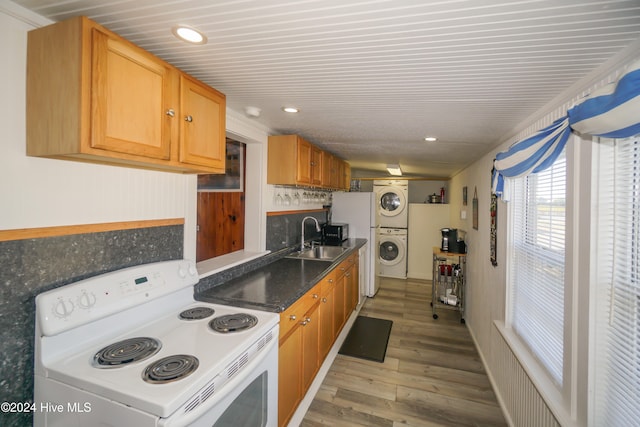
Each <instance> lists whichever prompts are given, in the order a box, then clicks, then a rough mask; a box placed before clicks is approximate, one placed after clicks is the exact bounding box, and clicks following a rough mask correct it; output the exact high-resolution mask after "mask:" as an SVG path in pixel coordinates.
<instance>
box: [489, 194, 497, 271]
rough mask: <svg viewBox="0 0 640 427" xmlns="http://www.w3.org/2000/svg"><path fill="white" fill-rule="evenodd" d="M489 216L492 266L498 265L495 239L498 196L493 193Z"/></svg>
mask: <svg viewBox="0 0 640 427" xmlns="http://www.w3.org/2000/svg"><path fill="white" fill-rule="evenodd" d="M489 213H490V215H489V218H490V219H491V229H490V233H489V250H490V257H491V265H493V266H494V267H495V266H497V265H498V258H497V253H496V252H497V251H496V246H497V240H498V236H497V234H498V196H497V195H496V194H495V193H491V205H490V208H489Z"/></svg>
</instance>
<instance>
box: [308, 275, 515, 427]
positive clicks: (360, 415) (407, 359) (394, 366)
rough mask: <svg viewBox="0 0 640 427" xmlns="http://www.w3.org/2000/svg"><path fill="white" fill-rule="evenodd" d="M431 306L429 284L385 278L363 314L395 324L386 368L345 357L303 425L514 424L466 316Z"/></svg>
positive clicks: (337, 363) (338, 360) (334, 367)
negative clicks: (505, 413)
mask: <svg viewBox="0 0 640 427" xmlns="http://www.w3.org/2000/svg"><path fill="white" fill-rule="evenodd" d="M430 301H431V283H430V282H425V281H417V280H399V279H386V278H385V279H382V282H381V285H380V290H379V291H378V294H377V295H376V297H375V298H368V299H367V301H366V302H365V305H364V307H363V308H362V310H361V312H360V315H361V316H370V317H378V318H382V319H389V320H392V321H393V327H392V329H391V336H390V338H389V346H388V347H387V354H386V358H385V361H384V363H378V362H371V361H366V360H362V359H357V358H353V357H349V356H343V355H340V354H339V355H338V357H337V358H336V360H335V362H334V363H333V365H332V367H331V369H330V370H329V373H328V374H327V377H326V378H325V380H324V382H323V383H322V386H321V387H320V390H319V391H318V393H317V395H316V396H315V398H314V400H313V403H312V404H311V406H310V408H309V411H308V412H307V414H306V415H305V418H304V420H303V422H302V424H301V425H302V426H303V427H313V426H340V427H343V426H344V427H346V426H388V427H399V426H413V427H418V426H491V427H494V426H503V425H507V424H506V422H505V420H504V417H503V415H502V411H501V410H500V407H499V406H498V403H497V401H496V397H495V394H494V393H493V390H492V388H491V384H490V383H489V379H488V378H487V375H486V373H485V370H484V367H483V366H482V362H481V361H480V357H479V355H478V353H477V351H476V349H475V347H474V345H473V341H472V339H471V336H470V334H469V332H468V330H467V328H466V326H465V325H463V324H461V323H460V315H459V313H458V312H455V311H451V310H438V315H439V318H438V320H434V319H433V317H432V313H431V306H430V304H429V303H430Z"/></svg>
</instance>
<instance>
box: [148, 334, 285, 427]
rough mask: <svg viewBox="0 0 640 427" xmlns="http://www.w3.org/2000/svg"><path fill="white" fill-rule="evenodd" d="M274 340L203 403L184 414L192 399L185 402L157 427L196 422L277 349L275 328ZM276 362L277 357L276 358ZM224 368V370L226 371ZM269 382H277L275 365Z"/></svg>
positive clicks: (171, 426)
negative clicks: (273, 373) (274, 370)
mask: <svg viewBox="0 0 640 427" xmlns="http://www.w3.org/2000/svg"><path fill="white" fill-rule="evenodd" d="M274 335H275V338H274V339H272V340H271V341H270V342H269V343H268V344H267V345H266V346H265V347H264V348H263V349H262V351H261V352H260V353H259V354H258V355H257V356H256V357H255V358H254V359H253V360H252V361H251V362H249V363H248V364H247V365H245V366H244V367H243V368H242V369H241V370H240V371H239V372H238V373H237V374H235V376H234V377H233V378H232V379H230V380H229V381H227V382H226V383H225V384H224V385H223V386H222V388H221V389H216V390H215V392H214V393H213V394H212V395H211V396H209V397H208V398H206V400H204V401H203V402H201V403H200V404H199V405H198V407H197V408H195V409H193V410H191V411H189V412H185V407H186V406H187V405H188V404H190V403H191V402H192V401H193V399H194V397H191V398H190V399H188V400H187V404H184V405H182V406H181V407H180V408H178V409H177V410H176V411H175V412H174V413H173V414H171V415H169V417H167V418H160V419H159V420H158V427H178V426H180V427H184V426H188V425H190V424H191V423H192V422H194V421H196V420H198V418H200V417H201V416H202V415H203V414H205V413H206V412H208V411H209V409H211V408H212V407H214V406H215V405H216V404H217V403H218V402H219V401H220V400H222V399H223V398H225V397H226V396H227V395H228V393H226V390H229V389H231V390H233V389H235V388H236V387H237V386H238V385H239V384H240V383H241V382H242V381H244V380H245V379H246V378H247V373H251V372H253V371H254V370H255V368H256V367H257V366H258V365H260V364H261V363H262V362H263V361H264V360H265V359H266V358H267V357H268V356H269V354H270V353H271V351H273V347H277V345H278V329H277V328H276V329H275V331H274ZM276 360H277V357H276ZM227 368H228V366H227ZM227 368H225V369H227ZM269 381H278V372H277V363H276V373H275V378H274V379H271V378H269ZM210 384H211V382H209V383H207V384H206V385H205V386H204V387H202V388H201V389H200V390H199V391H198V393H202V390H204V389H206V388H207V387H208V386H209V385H210Z"/></svg>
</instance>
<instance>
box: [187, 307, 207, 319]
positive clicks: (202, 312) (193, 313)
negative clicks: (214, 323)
mask: <svg viewBox="0 0 640 427" xmlns="http://www.w3.org/2000/svg"><path fill="white" fill-rule="evenodd" d="M213 313H215V310H214V309H213V308H209V307H192V308H188V309H186V310H185V311H183V312H182V313H180V319H182V320H200V319H205V318H207V317H209V316H211V315H212V314H213Z"/></svg>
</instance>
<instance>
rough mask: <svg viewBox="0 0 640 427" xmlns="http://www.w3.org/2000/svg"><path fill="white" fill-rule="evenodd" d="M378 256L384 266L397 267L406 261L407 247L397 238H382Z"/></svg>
mask: <svg viewBox="0 0 640 427" xmlns="http://www.w3.org/2000/svg"><path fill="white" fill-rule="evenodd" d="M378 256H379V258H380V262H381V263H382V264H384V265H396V264H398V263H400V262H401V261H402V260H403V259H404V256H405V245H404V244H403V242H402V241H401V240H400V239H398V238H397V237H394V236H380V245H379V246H378Z"/></svg>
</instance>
